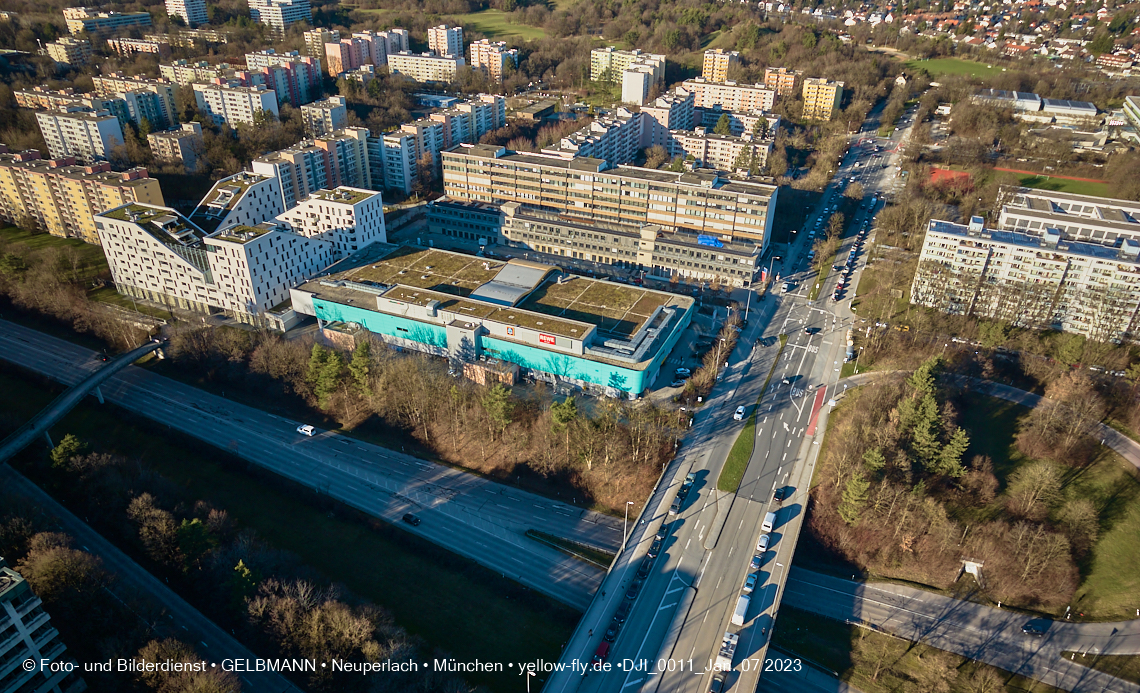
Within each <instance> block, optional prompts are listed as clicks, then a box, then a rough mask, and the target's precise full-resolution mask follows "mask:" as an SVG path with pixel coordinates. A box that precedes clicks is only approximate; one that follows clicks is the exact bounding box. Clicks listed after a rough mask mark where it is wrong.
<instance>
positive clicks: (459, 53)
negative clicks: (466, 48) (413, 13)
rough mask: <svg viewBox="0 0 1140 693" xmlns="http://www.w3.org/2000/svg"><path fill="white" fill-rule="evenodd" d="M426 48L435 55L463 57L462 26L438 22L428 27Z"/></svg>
mask: <svg viewBox="0 0 1140 693" xmlns="http://www.w3.org/2000/svg"><path fill="white" fill-rule="evenodd" d="M428 49H429V50H431V52H433V53H435V54H436V55H450V56H452V57H453V58H461V57H463V27H461V26H447V25H446V24H440V25H439V26H433V27H432V28H430V29H428Z"/></svg>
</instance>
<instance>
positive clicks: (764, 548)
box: [756, 534, 771, 551]
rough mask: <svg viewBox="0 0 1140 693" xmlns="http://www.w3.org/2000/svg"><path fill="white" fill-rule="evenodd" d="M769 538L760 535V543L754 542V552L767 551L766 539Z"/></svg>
mask: <svg viewBox="0 0 1140 693" xmlns="http://www.w3.org/2000/svg"><path fill="white" fill-rule="evenodd" d="M770 536H771V535H769V534H761V535H760V541H758V542H756V550H757V551H767V550H768V537H770Z"/></svg>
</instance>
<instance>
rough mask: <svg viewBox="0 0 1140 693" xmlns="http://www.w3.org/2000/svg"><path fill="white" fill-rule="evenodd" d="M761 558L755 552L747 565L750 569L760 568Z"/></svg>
mask: <svg viewBox="0 0 1140 693" xmlns="http://www.w3.org/2000/svg"><path fill="white" fill-rule="evenodd" d="M762 560H763V558H762V557H761V556H760V554H756V555H755V556H753V557H752V562H751V563H749V564H748V567H749V568H751V569H752V570H760V562H761V561H762Z"/></svg>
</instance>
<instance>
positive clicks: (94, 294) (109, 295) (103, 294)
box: [87, 286, 174, 322]
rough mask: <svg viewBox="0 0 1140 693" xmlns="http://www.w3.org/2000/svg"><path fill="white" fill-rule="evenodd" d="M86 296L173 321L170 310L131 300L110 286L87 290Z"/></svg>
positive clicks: (93, 299)
mask: <svg viewBox="0 0 1140 693" xmlns="http://www.w3.org/2000/svg"><path fill="white" fill-rule="evenodd" d="M87 298H89V299H91V300H92V301H101V302H103V303H111V304H113V305H116V306H119V307H120V308H126V309H127V310H137V311H138V312H140V313H143V314H145V315H150V316H151V317H155V318H161V319H163V320H166V321H168V322H173V321H174V315H173V314H172V313H171V312H170V311H168V310H166V309H164V308H155V307H154V306H149V305H146V304H144V303H139V302H138V301H132V300H131V299H130V297H128V296H124V295H122V294H121V293H119V292H118V291H115V289H114V288H112V287H110V286H103V287H99V288H98V289H95V290H94V291H90V292H88V294H87Z"/></svg>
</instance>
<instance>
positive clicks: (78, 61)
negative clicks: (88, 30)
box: [44, 36, 91, 67]
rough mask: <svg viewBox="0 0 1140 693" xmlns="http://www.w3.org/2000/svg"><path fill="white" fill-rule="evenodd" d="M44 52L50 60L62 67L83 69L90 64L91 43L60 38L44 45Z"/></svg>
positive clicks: (64, 37) (67, 37)
mask: <svg viewBox="0 0 1140 693" xmlns="http://www.w3.org/2000/svg"><path fill="white" fill-rule="evenodd" d="M44 50H46V51H47V54H48V56H49V57H51V59H52V60H54V61H56V62H57V63H62V64H64V65H71V66H72V67H83V66H84V65H86V64H87V63H89V62H91V42H90V41H88V40H87V39H76V38H71V37H70V36H61V37H60V38H59V39H57V40H55V41H49V42H48V43H45V44H44Z"/></svg>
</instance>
